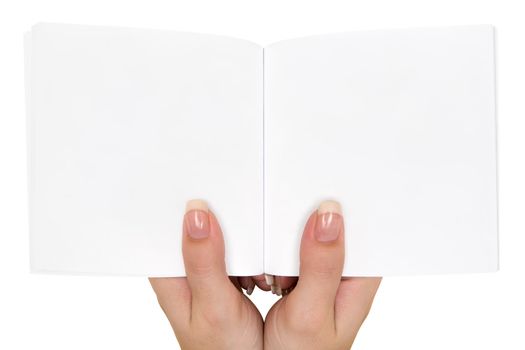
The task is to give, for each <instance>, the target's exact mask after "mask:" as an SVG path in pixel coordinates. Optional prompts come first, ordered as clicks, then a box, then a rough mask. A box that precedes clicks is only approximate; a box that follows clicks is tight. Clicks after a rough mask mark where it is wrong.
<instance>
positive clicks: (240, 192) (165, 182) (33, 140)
mask: <svg viewBox="0 0 525 350" xmlns="http://www.w3.org/2000/svg"><path fill="white" fill-rule="evenodd" d="M28 46H29V47H28V50H27V51H26V54H28V55H30V57H29V58H28V62H30V65H29V66H28V73H30V78H29V79H30V91H29V93H28V111H29V112H30V116H29V127H30V130H29V134H30V136H29V143H30V174H29V175H30V186H29V191H30V231H31V268H32V270H33V271H36V272H66V273H93V274H126V275H148V276H179V275H184V266H183V263H182V258H181V247H180V240H181V227H182V217H183V214H184V207H185V202H186V201H187V200H188V199H192V198H204V199H206V200H207V201H208V202H209V203H210V206H211V208H212V210H214V212H215V214H216V215H217V216H218V219H219V221H220V223H221V225H222V229H223V232H224V235H225V240H226V254H227V267H228V272H229V273H230V274H232V275H250V274H258V273H261V272H262V269H263V258H262V256H263V247H262V240H263V233H262V226H263V224H262V81H261V79H262V49H261V48H260V47H259V46H257V45H255V44H253V43H250V42H247V41H243V40H236V39H230V38H224V37H218V36H212V35H200V34H188V33H178V32H163V31H148V30H134V29H114V28H103V27H88V26H73V25H53V24H40V25H37V26H35V27H34V28H33V30H32V32H31V34H30V35H29V36H28Z"/></svg>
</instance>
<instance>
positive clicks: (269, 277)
mask: <svg viewBox="0 0 525 350" xmlns="http://www.w3.org/2000/svg"><path fill="white" fill-rule="evenodd" d="M264 280H265V281H266V284H267V285H269V286H271V285H272V284H273V275H267V274H264Z"/></svg>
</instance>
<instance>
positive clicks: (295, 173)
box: [264, 26, 498, 276]
mask: <svg viewBox="0 0 525 350" xmlns="http://www.w3.org/2000/svg"><path fill="white" fill-rule="evenodd" d="M493 56H494V53H493V28H492V27H489V26H469V27H455V28H444V29H443V28H442V29H416V30H391V31H371V32H356V33H344V34H334V35H322V36H314V37H309V38H303V39H296V40H288V41H283V42H279V43H276V44H274V45H271V46H270V47H268V48H265V58H264V59H265V106H264V108H265V271H266V272H268V273H271V274H277V275H296V274H297V273H298V263H299V255H298V252H299V242H300V237H301V234H302V230H303V227H304V224H305V222H306V219H307V216H308V215H309V214H310V213H311V212H312V211H313V210H314V209H315V206H316V205H317V203H319V201H321V200H323V199H326V198H333V199H336V200H339V201H340V202H341V203H342V205H343V209H344V216H345V228H346V261H345V270H344V274H345V275H347V276H352V275H397V274H423V273H424V274H428V273H449V272H483V271H493V270H496V269H497V266H498V257H497V193H496V147H495V146H496V145H495V101H494V95H495V94H494V60H493Z"/></svg>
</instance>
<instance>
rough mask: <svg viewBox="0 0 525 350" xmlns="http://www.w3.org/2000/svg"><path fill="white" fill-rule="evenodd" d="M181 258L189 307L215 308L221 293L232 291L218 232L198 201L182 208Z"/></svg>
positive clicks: (203, 206)
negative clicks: (187, 287) (183, 212)
mask: <svg viewBox="0 0 525 350" xmlns="http://www.w3.org/2000/svg"><path fill="white" fill-rule="evenodd" d="M182 255H183V257H184V266H185V268H186V276H187V279H188V284H189V287H190V290H191V295H192V302H193V303H195V304H200V305H215V304H216V303H220V299H221V298H223V297H224V294H225V293H229V291H230V290H233V291H236V289H235V287H234V286H233V284H232V283H231V282H230V279H229V278H228V275H227V273H226V264H225V262H224V239H223V236H222V231H221V228H220V226H219V223H218V222H217V219H216V218H215V215H213V213H212V212H211V211H209V210H208V206H207V204H206V202H204V201H202V200H191V201H189V202H188V203H187V204H186V214H185V215H184V224H183V238H182ZM221 296H222V297H221Z"/></svg>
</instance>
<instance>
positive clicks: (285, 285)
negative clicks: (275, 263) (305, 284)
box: [274, 276, 297, 291]
mask: <svg viewBox="0 0 525 350" xmlns="http://www.w3.org/2000/svg"><path fill="white" fill-rule="evenodd" d="M274 281H275V284H276V285H277V287H278V288H280V289H281V290H282V291H285V290H288V289H291V288H292V287H293V286H295V284H296V283H297V277H289V276H275V277H274Z"/></svg>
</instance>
